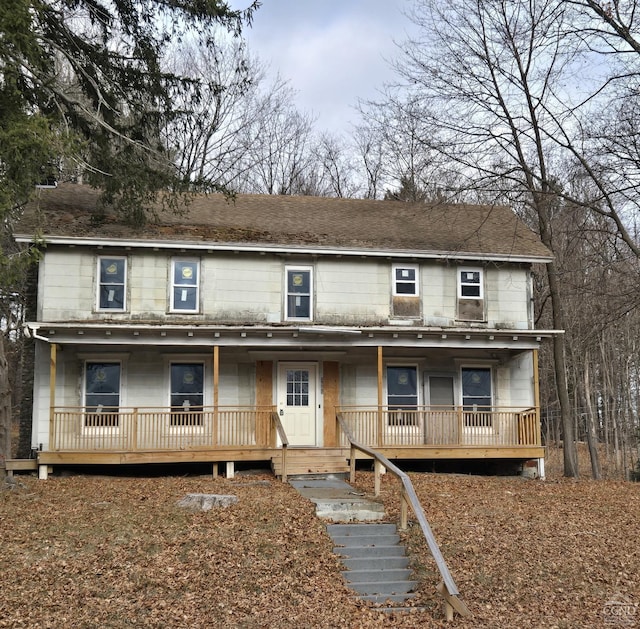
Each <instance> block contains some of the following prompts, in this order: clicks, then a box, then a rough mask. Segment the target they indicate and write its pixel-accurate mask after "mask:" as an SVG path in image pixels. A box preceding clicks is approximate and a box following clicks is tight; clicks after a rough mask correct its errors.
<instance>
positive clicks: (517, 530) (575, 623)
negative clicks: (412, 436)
mask: <svg viewBox="0 0 640 629" xmlns="http://www.w3.org/2000/svg"><path fill="white" fill-rule="evenodd" d="M411 478H412V480H413V482H414V484H415V487H416V490H417V492H418V495H419V496H420V497H421V499H422V501H423V505H424V507H425V511H426V513H427V517H428V519H429V521H430V522H431V525H432V528H433V530H434V533H435V535H436V538H437V539H438V541H439V543H440V546H441V549H442V552H443V554H444V557H445V559H446V560H447V562H448V564H449V567H450V569H451V572H452V573H453V576H454V578H455V580H456V582H457V584H458V588H459V590H460V592H461V595H462V598H463V599H464V601H465V602H466V603H467V605H468V606H469V607H470V609H471V610H472V612H473V614H474V616H473V618H471V619H468V620H462V619H460V618H459V617H456V620H455V623H454V625H446V623H444V620H443V613H442V606H441V603H440V600H439V598H438V596H437V594H435V587H436V585H437V583H438V577H437V575H436V572H435V564H434V562H433V561H432V559H431V558H430V556H429V553H428V551H427V549H426V545H425V543H424V541H423V540H422V539H421V538H420V535H418V531H417V527H416V526H410V528H409V531H408V532H407V534H406V540H407V543H408V547H409V551H410V553H411V557H412V562H413V567H414V570H415V572H416V574H417V575H418V577H419V580H420V587H419V591H418V596H417V598H416V600H415V601H414V603H413V604H414V605H416V606H417V609H416V610H415V611H412V612H410V613H402V614H399V613H397V614H391V615H390V614H388V613H383V612H380V611H376V610H375V609H372V608H370V607H368V606H367V605H366V604H363V603H360V602H358V601H356V600H354V598H353V596H352V594H351V592H350V591H349V590H348V589H347V588H346V587H345V586H344V585H343V583H342V578H341V576H340V564H339V561H338V559H337V558H336V557H335V556H334V555H333V554H332V551H331V548H332V544H331V542H330V540H329V537H328V536H327V534H326V532H325V529H324V526H323V523H322V522H320V521H319V520H318V519H317V518H316V517H315V515H314V510H313V506H312V505H311V504H310V503H309V502H307V501H306V500H305V499H303V498H302V497H300V496H299V495H298V494H297V493H296V491H295V490H294V489H292V488H291V487H290V486H289V485H286V484H283V483H280V482H279V481H277V480H275V479H274V478H273V477H271V476H269V475H262V476H255V475H251V476H238V477H236V478H235V479H233V480H226V479H224V478H219V479H215V480H213V479H211V478H210V477H206V476H160V477H157V476H156V477H144V476H143V477H125V476H106V475H96V474H93V475H90V474H86V475H73V476H69V477H59V476H56V475H54V476H51V477H50V478H49V480H48V481H46V482H45V481H38V480H37V479H35V478H34V477H32V476H17V477H16V479H17V480H18V481H19V484H18V486H16V488H14V489H11V490H9V489H4V490H3V491H0V544H1V545H0V574H1V575H2V587H1V590H0V627H22V626H24V627H32V628H33V627H55V628H58V627H60V628H67V627H74V628H76V627H87V628H88V627H91V628H93V627H101V628H107V627H171V628H173V627H189V628H191V627H246V628H248V629H249V628H251V629H253V628H262V627H264V628H267V627H269V628H270V629H272V628H279V627H283V628H286V627H291V628H300V627H340V628H342V627H356V628H358V627H362V628H368V627H411V628H414V627H440V626H456V627H464V628H474V629H475V628H477V627H497V628H511V627H544V628H551V627H567V628H568V627H575V628H580V629H585V628H590V627H607V626H614V627H615V625H611V624H607V620H611V617H608V616H606V610H607V609H608V608H607V607H606V604H607V602H609V601H610V600H612V599H614V597H615V600H617V601H620V600H625V601H627V602H630V603H631V604H636V603H640V543H639V542H638V526H639V523H640V484H634V483H625V482H620V481H602V482H593V481H587V480H581V481H568V480H548V481H546V482H540V481H526V480H522V479H519V478H508V477H481V476H462V475H445V474H442V475H436V474H412V475H411ZM357 485H358V486H359V487H360V488H362V489H363V490H365V491H367V492H370V491H372V489H373V477H372V475H371V474H370V473H368V472H359V473H358V477H357ZM396 490H397V481H395V480H394V479H393V478H392V477H391V476H390V475H386V476H385V477H384V479H383V492H382V499H383V500H384V502H385V505H386V507H387V513H388V515H389V517H390V519H393V518H394V517H396V516H397V510H398V502H397V491H396ZM193 492H204V493H221V494H234V495H236V496H238V498H239V502H238V503H237V504H236V505H233V506H230V507H228V508H224V509H223V508H220V509H214V510H212V511H208V512H204V513H203V512H199V513H193V512H190V511H185V510H184V509H181V508H179V507H178V506H177V505H176V502H177V501H178V500H179V499H180V498H182V497H184V495H185V494H187V493H193ZM627 618H628V617H627ZM631 620H632V621H633V622H635V623H636V624H637V626H638V627H640V611H639V612H638V617H637V618H635V619H633V618H632V619H631ZM618 624H619V623H618ZM619 626H622V625H619ZM627 626H629V625H627Z"/></svg>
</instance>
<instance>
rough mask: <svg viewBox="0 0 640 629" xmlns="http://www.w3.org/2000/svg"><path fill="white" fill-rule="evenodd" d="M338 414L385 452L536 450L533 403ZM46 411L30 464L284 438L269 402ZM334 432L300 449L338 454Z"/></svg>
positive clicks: (184, 458) (139, 459) (229, 447)
mask: <svg viewBox="0 0 640 629" xmlns="http://www.w3.org/2000/svg"><path fill="white" fill-rule="evenodd" d="M338 415H339V416H340V417H341V418H342V420H343V421H344V424H345V425H346V426H348V428H349V431H350V432H351V434H352V435H354V436H355V437H356V438H357V440H358V441H359V442H361V443H363V444H365V445H367V446H370V447H373V448H375V449H376V450H377V451H378V452H380V453H381V454H382V455H383V456H385V457H386V458H388V459H390V460H402V459H405V460H408V459H425V460H437V459H466V460H469V459H485V460H489V459H520V460H525V459H537V458H542V457H544V448H543V447H542V445H541V442H540V430H539V422H538V413H537V409H535V408H526V409H525V408H508V409H507V408H500V409H492V410H477V409H476V410H473V409H471V410H470V409H462V408H436V407H414V408H412V409H409V410H406V409H404V410H397V409H390V408H388V407H345V408H337V409H336V418H337V417H338ZM52 419H53V421H52V424H51V432H50V447H48V448H45V449H44V450H43V451H41V452H39V453H38V463H39V464H40V465H120V464H144V463H160V464H162V463H216V462H233V461H237V462H240V461H272V460H274V461H279V460H280V459H281V457H282V447H281V444H282V443H283V441H284V440H283V439H282V435H280V439H278V438H277V434H278V424H279V419H278V416H277V414H276V413H275V408H274V407H233V408H231V407H215V408H213V407H212V408H204V409H201V410H197V411H193V410H192V411H190V412H183V411H181V410H180V411H176V410H175V409H174V410H172V409H167V408H154V409H151V408H118V409H100V410H99V411H97V410H96V409H87V408H54V409H53V411H52ZM280 430H281V426H280ZM335 435H336V437H335V441H336V442H335V443H326V444H325V447H323V448H310V449H308V451H309V452H311V451H313V452H314V453H316V454H317V455H318V456H322V454H323V453H324V455H329V451H331V453H332V454H334V455H335V454H336V453H338V454H339V455H340V457H339V458H342V459H343V461H345V462H346V460H347V459H348V458H349V452H350V450H349V446H348V440H347V439H346V437H345V435H344V432H343V431H342V430H340V428H339V423H338V422H336V430H335ZM290 450H292V449H291V448H290ZM298 454H299V453H298ZM358 457H359V458H366V455H362V454H359V455H358ZM297 458H298V459H299V456H298V457H297ZM336 471H337V470H336ZM340 471H342V468H341V470H340Z"/></svg>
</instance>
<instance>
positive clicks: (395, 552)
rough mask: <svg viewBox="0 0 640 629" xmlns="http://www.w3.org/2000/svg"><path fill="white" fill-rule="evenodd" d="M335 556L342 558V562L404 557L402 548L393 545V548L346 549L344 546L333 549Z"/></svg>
mask: <svg viewBox="0 0 640 629" xmlns="http://www.w3.org/2000/svg"><path fill="white" fill-rule="evenodd" d="M333 552H334V553H335V554H336V555H340V556H341V557H342V558H343V562H344V561H345V560H349V559H362V558H367V557H383V558H386V559H394V558H397V557H404V555H405V551H404V546H400V545H398V544H395V545H393V546H354V547H351V548H347V547H346V546H336V547H335V548H334V549H333Z"/></svg>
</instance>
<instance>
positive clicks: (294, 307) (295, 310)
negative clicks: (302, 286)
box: [287, 295, 311, 319]
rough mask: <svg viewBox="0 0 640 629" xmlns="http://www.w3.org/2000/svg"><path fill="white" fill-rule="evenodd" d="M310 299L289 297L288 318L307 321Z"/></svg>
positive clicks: (296, 296)
mask: <svg viewBox="0 0 640 629" xmlns="http://www.w3.org/2000/svg"><path fill="white" fill-rule="evenodd" d="M310 306H311V298H310V297H308V296H303V295H289V307H288V308H287V311H288V314H289V317H290V318H292V319H309V318H310V316H311V307H310Z"/></svg>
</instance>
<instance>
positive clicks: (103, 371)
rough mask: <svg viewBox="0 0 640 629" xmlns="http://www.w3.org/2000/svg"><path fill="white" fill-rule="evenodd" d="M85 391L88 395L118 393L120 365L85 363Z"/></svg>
mask: <svg viewBox="0 0 640 629" xmlns="http://www.w3.org/2000/svg"><path fill="white" fill-rule="evenodd" d="M86 385H87V386H86V391H87V394H90V393H98V394H99V393H107V394H109V393H116V394H119V393H120V363H87V366H86Z"/></svg>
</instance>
